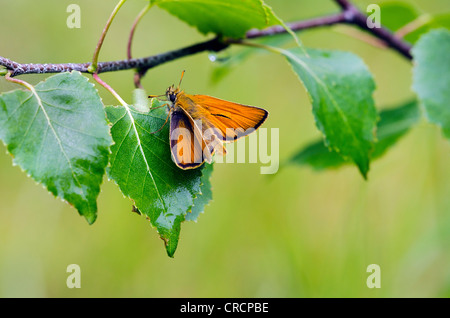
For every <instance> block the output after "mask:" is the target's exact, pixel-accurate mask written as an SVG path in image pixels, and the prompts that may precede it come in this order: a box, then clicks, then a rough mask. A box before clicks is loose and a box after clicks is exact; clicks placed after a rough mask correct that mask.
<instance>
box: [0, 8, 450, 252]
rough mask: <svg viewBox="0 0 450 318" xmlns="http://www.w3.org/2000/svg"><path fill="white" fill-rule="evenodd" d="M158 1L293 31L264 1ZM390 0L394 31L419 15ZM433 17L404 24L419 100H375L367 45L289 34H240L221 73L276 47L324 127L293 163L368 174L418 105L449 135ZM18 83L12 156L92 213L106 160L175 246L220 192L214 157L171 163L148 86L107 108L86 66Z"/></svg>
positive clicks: (194, 13)
mask: <svg viewBox="0 0 450 318" xmlns="http://www.w3.org/2000/svg"><path fill="white" fill-rule="evenodd" d="M150 5H157V6H159V7H160V8H162V9H164V10H167V11H168V12H169V13H171V14H172V15H174V16H176V17H177V18H179V19H180V20H182V21H184V22H186V23H187V24H189V25H191V26H194V27H195V28H196V29H198V31H199V32H201V33H202V34H210V33H212V34H214V35H216V36H217V37H218V38H220V39H227V38H234V39H242V38H244V37H245V34H246V32H248V31H249V30H250V29H264V28H266V27H268V26H273V25H282V27H284V28H285V29H286V31H287V32H288V33H291V34H292V31H291V30H290V29H289V28H288V27H287V26H286V24H285V23H284V22H283V21H282V20H281V19H280V18H278V16H277V15H276V14H275V13H274V11H273V10H272V9H271V8H270V7H269V6H268V5H266V4H265V3H264V2H263V1H261V0H244V1H243V0H232V1H219V0H195V1H193V0H177V1H175V0H151V1H150ZM383 6H384V8H385V9H386V15H385V17H386V20H385V22H384V23H385V25H386V26H387V27H389V28H391V29H392V31H398V30H401V29H402V28H403V27H405V25H410V24H411V23H414V21H416V20H417V19H418V18H419V17H420V16H421V15H420V13H418V10H416V9H415V8H412V7H411V6H408V5H404V4H398V3H391V4H384V5H383ZM436 26H447V27H448V16H445V15H442V16H435V17H432V18H430V19H428V22H427V23H424V24H422V25H420V26H419V27H417V28H415V29H414V30H412V32H410V33H408V34H406V39H409V40H410V41H411V42H412V43H415V46H414V48H413V49H412V54H413V57H414V60H413V65H414V66H413V71H414V78H413V81H414V84H413V90H414V91H415V92H416V93H417V102H416V101H414V102H410V103H406V104H404V105H401V106H398V107H394V108H392V109H389V110H385V111H382V112H379V113H378V112H377V109H376V107H375V101H374V99H373V92H374V90H375V87H376V83H375V80H374V78H373V76H372V74H371V72H370V70H369V69H368V68H367V67H366V66H365V64H364V62H363V61H362V60H361V59H360V58H359V57H358V56H356V55H354V54H353V53H349V52H341V51H331V50H320V49H305V48H304V47H303V46H300V47H299V42H298V41H296V44H297V45H296V46H295V47H294V48H281V46H282V45H283V44H285V43H286V42H287V41H286V38H276V37H267V38H266V39H261V40H257V41H254V42H246V41H241V42H239V41H238V42H239V44H244V45H247V47H246V48H244V49H243V50H242V51H240V52H238V53H237V54H236V55H235V56H231V57H230V58H229V59H225V62H224V63H223V64H222V65H221V66H220V71H217V73H216V75H215V80H216V82H217V81H219V80H220V79H221V78H223V77H224V76H225V75H226V74H227V73H228V71H229V70H230V69H231V67H234V66H236V65H239V63H242V62H243V61H245V60H246V59H248V58H250V57H251V55H252V54H253V53H254V52H261V49H263V50H266V51H268V52H272V53H276V54H278V55H279V56H281V57H282V58H284V59H285V60H286V61H287V62H288V64H289V65H290V66H291V67H292V70H293V71H294V73H295V74H296V75H297V76H298V78H299V79H300V80H301V82H302V83H303V86H304V88H305V89H306V91H307V92H308V94H309V97H310V99H311V104H312V112H313V115H314V118H315V123H316V126H317V127H318V129H319V131H320V132H321V133H322V135H323V142H322V141H318V142H315V143H313V144H311V145H309V146H307V147H305V148H303V149H300V150H299V151H297V152H296V153H295V154H294V155H293V156H292V158H290V159H289V160H288V162H289V163H295V164H308V165H310V166H312V167H314V168H315V169H319V170H320V169H325V168H331V167H337V166H341V165H343V164H349V163H354V164H355V165H356V166H357V168H358V169H359V171H360V173H361V174H362V176H363V177H364V178H366V177H367V174H368V172H369V168H370V162H371V160H373V159H376V158H379V157H380V156H382V155H383V154H384V153H386V151H387V150H388V149H389V148H391V147H392V146H393V145H394V144H395V143H396V142H397V141H398V140H399V139H400V138H401V137H402V136H403V135H404V134H405V133H406V132H407V131H408V130H409V129H411V128H412V127H413V126H414V125H415V124H416V123H417V122H418V121H419V119H420V112H419V108H418V107H417V106H418V104H420V105H422V106H423V109H424V111H425V114H426V118H427V119H428V120H429V121H430V122H431V123H434V124H436V125H438V126H440V127H441V128H442V131H443V134H444V136H445V137H446V138H450V108H449V105H450V95H449V94H450V93H449V92H450V91H449V89H448V88H449V87H450V62H449V59H448V52H449V51H450V32H449V31H448V29H445V28H442V29H439V30H433V29H434V28H435V27H436ZM430 30H431V31H430ZM295 39H296V38H295ZM230 43H235V42H228V44H230ZM0 71H1V74H0V75H2V76H4V75H6V74H7V71H6V70H5V69H1V70H0ZM96 75H97V74H96ZM94 78H95V77H94ZM10 80H11V79H10ZM16 83H20V82H19V81H16ZM21 83H22V84H23V85H24V86H25V87H26V88H27V90H14V91H11V92H5V93H2V94H1V95H0V139H1V140H2V141H3V142H4V143H5V145H6V146H7V149H8V151H9V153H10V154H11V155H12V156H13V157H14V159H13V161H14V164H17V165H19V166H20V167H21V168H22V169H23V170H24V171H25V172H26V173H27V174H28V175H29V176H30V177H31V178H33V179H34V180H36V181H37V182H39V183H41V184H42V185H43V186H45V187H46V188H47V189H48V191H50V192H51V193H52V194H53V195H55V196H56V197H59V198H61V199H62V200H65V201H67V202H68V203H69V204H71V205H73V206H74V207H75V208H76V209H77V210H78V212H79V214H80V215H83V216H84V217H85V218H86V219H87V220H88V222H89V223H93V222H94V221H95V219H96V216H97V203H96V199H97V196H98V194H99V192H100V185H101V183H102V180H103V177H104V175H105V172H106V171H107V174H108V176H109V177H110V179H112V180H114V182H115V183H116V184H117V185H118V187H119V188H120V190H121V192H122V193H123V194H124V195H125V196H126V197H128V198H129V199H130V200H131V201H132V202H133V204H134V205H135V206H136V208H137V209H138V210H139V211H140V213H141V214H143V215H144V216H145V217H147V218H148V219H149V221H150V223H151V224H152V226H154V227H155V228H156V230H157V231H158V233H159V235H160V236H161V238H162V239H163V240H164V242H165V246H166V250H167V253H168V255H169V256H171V257H172V256H173V255H174V253H175V250H176V248H177V246H178V240H179V235H180V229H181V224H182V223H183V222H184V221H196V220H197V218H198V216H199V214H200V213H202V212H203V211H204V208H205V206H206V205H207V204H208V203H209V201H210V200H211V199H212V189H211V183H210V177H211V174H212V172H213V165H208V164H205V165H203V166H202V167H201V168H199V169H195V170H187V171H183V170H181V169H179V168H178V167H177V166H176V165H175V164H174V163H173V162H172V160H171V153H170V147H169V138H168V135H169V128H168V126H165V127H164V128H163V129H162V130H160V131H158V129H159V128H161V126H162V125H163V124H164V122H165V119H166V116H167V115H166V112H165V111H163V110H162V109H152V108H153V107H158V106H161V105H162V104H163V102H158V101H156V100H153V102H152V105H151V106H152V107H150V108H149V105H148V103H147V101H146V99H145V92H143V91H135V93H134V94H135V102H134V106H132V105H128V104H126V103H124V102H122V101H121V98H118V100H119V102H120V104H121V105H118V106H117V105H113V106H106V107H105V106H104V105H103V102H102V100H101V98H100V97H99V95H98V93H97V91H96V90H95V88H94V86H93V85H92V84H90V83H89V82H88V78H87V77H85V76H83V75H81V74H80V73H78V72H71V73H62V74H59V75H55V76H52V77H49V78H48V79H47V80H45V81H43V82H40V83H39V84H37V85H35V86H34V87H33V86H32V85H30V84H27V83H25V82H21ZM104 86H105V87H107V86H106V85H104ZM269 93H270V92H269ZM106 118H107V120H109V125H108V122H107V120H106ZM155 131H158V132H157V133H153V132H155Z"/></svg>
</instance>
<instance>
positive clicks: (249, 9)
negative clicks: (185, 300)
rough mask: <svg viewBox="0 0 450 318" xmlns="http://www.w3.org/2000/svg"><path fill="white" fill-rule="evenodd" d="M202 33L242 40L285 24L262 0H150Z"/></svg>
mask: <svg viewBox="0 0 450 318" xmlns="http://www.w3.org/2000/svg"><path fill="white" fill-rule="evenodd" d="M151 3H152V4H157V5H158V6H159V7H161V8H163V9H165V10H167V11H168V12H169V13H171V14H173V15H174V16H176V17H178V18H179V19H181V20H183V21H185V22H186V23H188V24H190V25H192V26H194V27H196V28H197V29H198V30H199V31H200V32H201V33H203V34H207V33H210V32H212V33H215V34H218V35H222V36H225V37H232V38H242V37H244V35H245V32H246V31H248V30H250V29H252V28H257V29H263V28H266V27H268V26H271V25H276V24H284V23H283V22H282V21H281V20H280V19H279V18H278V17H277V16H276V15H275V14H274V13H273V11H272V9H271V8H270V7H269V6H267V5H266V4H265V3H264V2H263V1H261V0H227V1H223V0H151Z"/></svg>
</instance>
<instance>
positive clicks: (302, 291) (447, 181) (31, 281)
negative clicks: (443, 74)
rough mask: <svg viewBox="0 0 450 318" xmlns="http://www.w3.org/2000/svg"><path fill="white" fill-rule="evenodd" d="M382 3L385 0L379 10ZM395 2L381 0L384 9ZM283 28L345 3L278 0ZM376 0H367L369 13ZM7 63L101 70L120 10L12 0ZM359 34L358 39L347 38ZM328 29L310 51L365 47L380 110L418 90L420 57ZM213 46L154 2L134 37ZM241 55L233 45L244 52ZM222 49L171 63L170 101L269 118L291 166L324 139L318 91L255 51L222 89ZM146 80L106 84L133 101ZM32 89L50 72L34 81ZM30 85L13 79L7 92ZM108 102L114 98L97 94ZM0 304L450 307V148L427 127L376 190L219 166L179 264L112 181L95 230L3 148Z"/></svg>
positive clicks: (352, 181)
mask: <svg viewBox="0 0 450 318" xmlns="http://www.w3.org/2000/svg"><path fill="white" fill-rule="evenodd" d="M372 2H374V1H372ZM375 2H376V3H381V1H375ZM405 2H408V3H413V4H414V5H416V6H417V7H418V8H419V9H420V10H423V11H425V12H430V13H442V12H444V11H447V12H448V11H450V4H449V2H448V0H433V1H429V0H416V1H405ZM70 3H77V4H79V5H80V7H81V19H82V22H81V29H68V28H67V26H66V19H67V17H68V15H69V14H68V13H66V8H67V6H68V5H69V4H70ZM267 3H268V4H269V5H271V6H272V7H273V8H274V10H275V12H276V13H277V14H278V15H279V16H280V17H281V18H283V19H284V20H285V21H294V20H297V19H305V18H311V17H315V16H319V15H323V14H327V13H332V12H336V11H337V10H338V9H337V7H336V6H335V5H334V3H333V1H331V0H314V1H313V0H305V1H298V0H272V1H270V0H269V1H267ZM369 3H371V1H358V5H360V7H361V8H365V7H366V6H367V5H368V4H369ZM145 4H146V1H145V0H132V1H128V3H126V5H125V6H124V7H123V8H122V10H121V11H120V12H119V15H118V16H117V20H116V21H115V22H114V23H113V25H112V27H111V29H110V33H109V34H108V36H107V38H106V42H105V44H104V47H103V49H102V52H101V54H100V60H102V61H106V60H116V59H123V58H125V57H126V41H127V37H128V32H129V30H130V26H131V23H132V22H133V20H134V18H135V16H136V15H137V14H138V12H139V11H140V10H141V9H142V8H143V7H144V6H145ZM0 5H1V7H0V8H1V13H2V14H1V19H0V55H1V56H5V57H9V58H11V59H13V60H15V61H19V62H23V63H25V62H35V63H44V62H52V63H63V62H87V61H89V60H90V59H91V58H92V53H93V49H94V47H95V45H96V42H97V40H98V37H99V35H100V32H101V30H102V28H103V26H104V23H105V22H106V20H107V18H108V16H109V14H110V12H111V10H112V9H113V7H114V5H115V1H106V0H103V1H95V2H94V1H87V0H78V1H74V0H70V1H50V0H41V1H38V2H37V1H30V0H28V1H25V0H22V1H5V0H2V1H1V2H0ZM346 30H347V31H346ZM345 32H348V28H347V29H345V28H342V27H337V28H322V29H316V30H310V31H306V32H303V33H301V34H300V38H301V40H302V41H303V42H304V44H305V45H307V46H309V47H317V48H333V49H341V50H348V51H352V52H354V53H356V54H358V55H359V56H361V57H362V58H363V59H364V61H365V62H366V63H367V65H368V66H369V68H370V70H371V71H372V73H373V74H374V76H375V80H376V82H377V90H376V92H375V99H376V103H377V107H378V108H379V109H382V108H384V107H389V106H395V105H396V104H399V103H401V102H403V101H406V100H408V99H410V98H412V97H413V96H414V94H413V93H412V92H411V90H410V86H411V63H410V62H409V61H407V60H405V59H404V58H402V57H401V56H399V55H398V54H397V53H395V52H393V51H390V50H381V49H378V48H374V47H372V46H370V45H368V44H366V43H364V42H361V41H359V40H356V39H354V38H352V37H350V36H348V35H346V34H344V33H345ZM203 39H205V37H204V36H202V35H200V34H199V33H198V32H197V31H196V30H195V29H193V28H191V27H189V26H186V25H185V24H184V23H182V22H180V21H179V20H177V19H176V18H175V17H173V16H170V15H169V14H168V13H166V12H165V11H162V10H160V9H159V8H153V9H152V10H151V11H150V12H149V13H148V15H147V16H146V17H145V19H144V20H143V21H142V23H141V25H140V26H139V28H138V30H137V32H136V41H135V43H134V46H133V55H134V56H135V57H140V56H147V55H152V54H156V53H161V52H165V51H168V50H172V49H176V48H180V47H183V46H186V45H190V44H193V43H195V42H198V41H202V40H203ZM233 51H235V49H233ZM214 67H215V65H214V63H212V62H210V61H209V59H208V54H207V53H203V54H198V55H195V56H192V57H187V58H183V59H180V60H177V61H175V62H171V63H168V64H165V65H162V66H159V67H157V68H155V69H153V70H151V71H150V72H149V73H148V75H147V76H146V77H145V79H144V80H143V85H144V86H145V88H146V90H147V91H148V92H149V93H153V94H159V93H162V92H164V90H165V88H166V87H167V86H169V85H170V84H172V83H177V82H178V79H179V76H180V72H181V70H183V69H185V70H186V76H185V78H184V82H183V87H184V89H185V90H186V91H187V92H189V93H200V94H208V95H212V96H216V97H219V98H223V99H228V100H232V101H236V102H240V103H243V104H250V105H258V106H261V107H265V108H266V109H267V110H269V112H270V116H269V119H268V121H267V122H266V124H265V127H266V128H279V129H280V159H281V160H285V159H287V158H289V156H290V155H292V154H293V153H294V152H295V151H296V150H298V149H299V148H300V147H302V146H305V145H307V144H308V143H309V142H311V141H313V140H316V139H317V138H318V137H319V136H320V134H319V132H318V130H317V129H316V127H315V125H314V120H313V117H312V114H311V105H310V102H309V100H308V97H307V95H306V93H305V89H304V88H303V87H302V85H301V84H300V83H299V81H298V80H297V78H296V76H295V75H294V74H293V72H292V71H291V70H290V67H289V66H288V65H287V63H286V62H285V61H284V60H283V59H282V58H281V57H279V56H275V55H255V56H253V57H252V58H251V59H249V60H248V61H246V62H245V63H244V64H242V65H240V66H238V67H237V68H236V69H234V70H233V71H232V72H231V73H230V74H229V75H228V76H227V77H225V78H224V79H223V81H221V82H220V83H218V84H217V85H214V84H212V81H211V73H212V71H213V68H214ZM132 77H133V72H132V71H125V72H118V73H108V74H104V75H102V78H103V79H104V80H105V81H107V82H108V83H109V84H110V85H111V86H113V87H114V88H115V89H116V90H117V91H118V92H119V93H120V94H121V95H122V97H123V98H124V99H125V100H127V101H130V102H131V92H132V90H133V88H134V86H133V81H132ZM21 78H22V79H24V80H27V81H29V82H31V83H37V82H38V81H40V80H42V79H43V78H45V76H41V75H30V76H23V77H21ZM15 88H17V87H16V86H15V85H13V84H10V83H6V82H5V80H4V79H0V91H1V92H4V91H7V90H12V89H15ZM99 91H100V94H101V96H102V98H103V101H104V102H105V104H116V102H115V100H114V99H113V98H112V97H111V95H110V94H109V93H107V92H106V91H105V90H104V89H103V88H101V87H100V88H99ZM0 154H1V155H0V166H1V168H0V296H1V297H16V296H18V297H103V296H104V297H432V296H438V297H448V296H450V165H449V164H448V162H449V159H450V144H449V142H448V140H447V141H446V140H444V139H443V138H442V136H441V133H440V131H439V129H438V128H436V127H435V126H432V125H430V124H428V123H426V122H425V121H424V120H422V122H421V123H420V124H419V125H418V126H416V127H415V128H414V129H413V130H412V131H411V132H410V133H408V135H407V136H406V137H405V138H403V139H401V140H400V142H399V143H398V144H397V145H395V146H394V147H393V148H392V149H391V150H390V151H388V153H387V154H386V155H385V156H383V157H382V158H381V159H379V160H377V161H375V162H373V164H372V166H371V171H370V173H369V180H368V181H364V180H363V178H362V177H361V176H360V175H359V173H358V171H357V169H356V168H355V167H353V166H351V167H350V166H349V167H344V168H341V169H339V170H330V171H325V172H321V173H318V172H313V171H311V170H310V169H309V168H306V167H296V166H291V167H286V168H284V169H282V170H281V171H280V172H279V173H278V174H277V175H275V176H267V175H261V174H260V173H259V169H260V165H259V164H221V165H219V164H217V165H216V166H215V171H214V174H213V177H212V184H213V190H214V192H213V194H214V200H213V201H212V202H211V204H210V205H209V206H208V207H207V209H206V212H205V214H202V215H201V216H200V218H199V220H198V222H197V223H194V222H187V223H184V224H183V226H182V231H181V237H180V243H179V246H178V250H177V252H176V254H175V258H174V259H171V258H169V257H167V255H166V251H165V249H164V246H163V242H162V241H161V240H160V239H159V238H158V235H157V233H156V230H155V229H153V228H151V227H150V225H149V222H148V221H147V220H146V219H145V218H144V217H140V216H138V215H137V214H134V213H131V203H130V201H129V200H128V199H126V198H124V197H123V196H122V194H121V193H120V192H119V189H118V188H117V186H116V185H115V184H114V183H112V182H109V181H107V180H106V178H105V182H104V184H103V186H102V192H101V193H100V196H99V199H98V205H99V213H98V219H97V221H96V222H95V224H94V225H92V226H89V225H88V224H87V222H86V221H85V220H84V218H82V217H80V216H78V214H77V212H76V211H75V210H74V209H73V208H71V207H70V206H68V205H67V204H64V203H63V202H61V201H60V200H59V199H55V198H53V197H52V196H51V195H50V194H49V193H48V192H47V191H46V190H45V189H44V188H43V187H42V186H40V185H37V184H36V183H35V182H34V181H33V180H31V179H30V178H28V177H27V175H26V174H25V173H23V172H22V171H21V169H20V168H19V167H13V166H12V165H11V157H10V156H9V155H7V154H6V148H5V147H4V146H3V144H1V145H0ZM72 263H75V264H78V265H80V266H81V275H82V276H81V277H82V278H81V289H68V288H67V286H66V278H67V276H68V275H69V274H68V273H66V268H67V266H68V265H69V264H72ZM369 264H378V265H380V267H381V288H380V289H369V288H368V287H367V286H366V279H367V277H368V275H369V273H366V268H367V266H368V265H369Z"/></svg>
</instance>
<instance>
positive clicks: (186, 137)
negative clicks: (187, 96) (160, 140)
mask: <svg viewBox="0 0 450 318" xmlns="http://www.w3.org/2000/svg"><path fill="white" fill-rule="evenodd" d="M170 149H171V152H172V158H173V160H174V162H175V164H176V165H177V166H178V167H180V168H181V169H185V170H186V169H195V168H197V167H200V166H201V165H202V164H203V163H204V162H205V161H208V162H209V163H211V160H212V154H213V153H214V150H213V149H212V148H211V147H209V146H208V145H207V144H206V142H205V141H204V140H203V138H202V133H201V131H200V130H199V129H198V127H196V125H195V123H194V122H193V120H192V118H191V117H190V116H189V115H188V114H186V112H185V111H184V110H183V109H181V108H179V107H177V108H175V109H174V110H173V111H171V114H170Z"/></svg>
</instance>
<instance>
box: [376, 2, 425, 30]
mask: <svg viewBox="0 0 450 318" xmlns="http://www.w3.org/2000/svg"><path fill="white" fill-rule="evenodd" d="M380 9H381V23H382V24H383V26H385V27H387V28H388V29H390V30H391V31H397V30H399V29H400V28H401V27H403V26H405V25H406V24H408V23H409V22H411V21H413V20H415V19H416V18H417V17H418V16H419V13H418V11H417V9H416V8H415V7H414V6H413V5H412V4H410V3H405V2H397V1H392V2H383V3H381V4H380Z"/></svg>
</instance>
